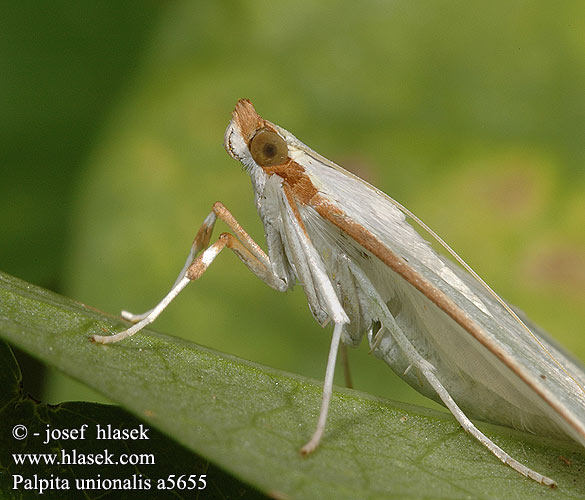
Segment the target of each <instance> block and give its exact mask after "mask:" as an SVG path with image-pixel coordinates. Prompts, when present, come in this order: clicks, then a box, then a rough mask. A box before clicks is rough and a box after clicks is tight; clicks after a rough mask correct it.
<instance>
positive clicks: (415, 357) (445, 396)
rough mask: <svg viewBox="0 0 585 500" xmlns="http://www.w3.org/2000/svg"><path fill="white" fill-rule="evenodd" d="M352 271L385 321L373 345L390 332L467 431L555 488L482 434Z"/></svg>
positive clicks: (365, 282) (519, 469) (366, 281)
mask: <svg viewBox="0 0 585 500" xmlns="http://www.w3.org/2000/svg"><path fill="white" fill-rule="evenodd" d="M351 271H352V273H353V274H354V276H355V277H356V280H357V282H358V283H359V284H360V288H361V292H362V294H363V298H364V299H365V300H367V301H368V302H369V303H370V305H371V307H372V309H373V310H376V312H377V315H378V318H379V321H380V322H381V324H382V329H381V330H380V332H379V333H378V334H377V335H376V337H373V338H372V348H373V349H376V348H377V347H378V345H379V344H380V341H381V336H382V335H384V334H386V335H390V336H391V337H392V339H393V340H394V342H395V343H396V344H397V345H398V346H399V347H400V349H401V350H402V351H403V352H404V354H405V356H406V357H407V358H408V360H409V362H410V365H409V368H408V369H410V367H413V368H416V369H417V370H418V372H419V373H420V375H421V377H423V378H425V379H426V380H427V381H428V383H429V384H430V385H431V387H432V388H433V390H434V391H435V392H436V394H437V395H438V396H439V398H440V399H441V401H442V402H443V404H444V405H445V406H446V407H447V408H448V409H449V411H450V412H451V413H452V414H453V416H454V417H455V419H456V420H457V422H459V424H460V425H461V427H463V429H464V430H465V431H466V432H468V433H469V434H471V435H472V436H473V437H474V438H476V439H477V440H478V441H479V442H480V443H481V444H483V445H484V446H485V447H486V448H487V449H488V450H490V451H491V452H492V453H493V454H494V455H495V456H496V457H497V458H498V459H499V460H501V461H502V462H503V463H505V464H507V465H509V466H510V467H512V468H513V469H514V470H515V471H517V472H519V473H520V474H522V475H523V476H525V477H528V478H530V479H533V480H535V481H537V482H538V483H540V484H543V485H546V486H550V487H552V488H555V487H556V482H555V481H553V480H552V479H550V478H549V477H546V476H544V475H542V474H540V473H538V472H536V471H533V470H532V469H530V468H529V467H526V466H525V465H523V464H521V463H520V462H518V461H517V460H516V459H514V458H512V457H511V456H510V455H509V454H508V453H506V452H505V451H504V450H502V449H501V448H500V447H499V446H498V445H496V444H495V443H494V442H493V441H492V440H491V439H489V438H488V437H487V436H486V435H485V434H483V433H482V432H481V431H480V430H479V429H478V428H477V427H476V426H475V425H474V424H473V422H471V420H470V419H469V418H468V417H467V416H466V415H465V413H463V411H462V410H461V408H459V406H458V405H457V403H456V402H455V400H454V399H453V398H452V397H451V395H450V394H449V391H448V390H447V389H446V388H445V386H444V385H443V384H442V382H441V381H440V380H439V377H437V375H436V374H435V372H436V369H435V367H434V366H433V365H432V364H431V363H429V362H428V361H427V360H426V359H425V358H423V357H422V356H421V355H420V354H419V353H418V351H417V350H416V348H415V347H414V346H413V345H412V343H411V342H410V340H409V339H408V337H407V336H406V334H405V333H404V332H403V331H402V329H401V328H400V326H399V325H398V324H397V323H396V321H395V319H394V316H393V315H392V313H391V312H390V310H389V309H388V306H387V305H386V303H385V302H384V300H383V299H382V297H381V296H380V295H379V293H378V291H377V290H376V288H375V287H374V286H373V284H372V283H371V281H370V280H369V278H368V277H367V276H366V275H365V273H364V272H363V271H362V270H361V269H360V268H358V267H357V266H351Z"/></svg>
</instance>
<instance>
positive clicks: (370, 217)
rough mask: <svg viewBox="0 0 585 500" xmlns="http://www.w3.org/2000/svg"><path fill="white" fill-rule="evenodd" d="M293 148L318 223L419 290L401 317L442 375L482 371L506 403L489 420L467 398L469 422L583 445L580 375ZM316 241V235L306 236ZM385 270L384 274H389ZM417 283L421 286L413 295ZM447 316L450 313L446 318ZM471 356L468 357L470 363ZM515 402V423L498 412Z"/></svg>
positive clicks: (357, 182)
mask: <svg viewBox="0 0 585 500" xmlns="http://www.w3.org/2000/svg"><path fill="white" fill-rule="evenodd" d="M296 144H297V145H296V146H295V147H297V148H299V151H301V150H302V149H305V148H306V149H307V154H306V157H303V155H301V154H299V153H297V154H296V155H295V157H296V158H297V161H298V162H299V163H300V164H301V165H302V166H303V167H304V168H305V172H306V173H307V175H308V176H309V178H310V179H311V181H312V182H314V183H315V185H317V186H319V199H316V200H314V205H315V206H316V207H317V208H318V209H319V207H320V206H321V207H322V206H323V204H324V201H325V204H326V205H329V206H330V207H332V208H327V209H325V210H323V209H322V208H321V209H320V210H319V211H320V213H321V214H323V215H324V216H325V217H324V218H328V219H329V223H331V224H334V225H338V226H342V225H343V227H345V228H347V224H344V222H346V221H352V222H355V223H356V224H353V225H354V226H355V225H357V226H359V227H360V228H361V230H360V231H353V232H352V231H351V230H348V231H346V233H347V234H349V235H350V236H352V238H353V239H354V241H356V243H357V244H358V245H360V246H361V247H369V248H370V249H371V250H372V253H373V254H374V255H375V256H376V257H377V258H379V260H380V261H381V262H380V265H379V267H378V269H377V270H376V271H375V272H376V273H381V272H383V271H380V270H383V269H384V264H387V262H384V260H385V255H386V252H383V251H379V250H380V249H382V250H390V251H391V252H392V253H394V254H395V255H396V256H399V257H400V258H402V259H403V260H404V262H407V263H408V268H409V270H413V271H414V273H412V274H410V275H408V276H406V275H404V274H403V275H402V277H403V278H405V279H404V280H392V283H393V286H394V287H395V289H400V288H404V287H406V288H409V287H414V288H417V287H418V290H419V292H421V293H422V294H423V295H424V296H425V299H426V300H425V299H422V298H420V297H419V298H418V299H416V295H411V296H412V297H413V299H411V300H412V303H413V304H411V307H410V308H409V309H408V312H403V315H405V316H408V317H409V321H411V320H412V318H413V317H414V318H416V317H419V318H420V321H419V327H420V329H421V330H422V331H424V332H425V336H426V338H427V339H428V340H431V339H434V340H433V341H432V343H433V345H434V350H435V352H436V353H441V356H437V357H438V358H441V359H444V360H449V361H448V363H445V364H446V365H447V366H449V365H450V366H452V367H456V368H457V369H458V370H462V371H464V372H465V373H467V374H468V376H469V377H470V381H471V380H476V381H478V380H481V379H485V377H481V375H480V374H482V372H486V371H489V372H491V376H490V377H489V378H488V379H487V380H489V381H490V383H491V386H492V387H491V390H493V391H494V392H495V393H496V394H499V395H500V397H501V399H502V400H503V401H502V402H503V403H505V404H504V405H497V407H496V408H497V410H496V411H495V412H493V411H492V412H489V413H488V412H487V411H486V410H485V409H483V408H485V407H486V406H489V405H488V404H485V403H486V400H485V399H484V400H483V401H482V397H481V395H480V394H478V393H477V391H470V394H471V396H472V397H475V396H476V395H477V396H478V397H477V404H476V405H474V404H473V402H472V401H470V402H468V403H467V404H466V405H465V407H466V408H467V411H468V413H469V414H470V415H473V416H478V417H482V418H484V419H486V420H489V421H491V422H494V423H499V424H504V425H508V426H513V427H516V428H520V429H523V430H527V431H529V432H537V433H540V434H553V435H558V434H565V435H567V436H570V437H571V438H572V439H575V440H576V441H578V442H580V443H582V444H583V445H585V392H584V391H583V386H584V385H585V374H584V373H585V372H584V371H583V369H582V368H581V367H580V366H579V365H578V364H577V363H575V362H574V361H572V360H571V359H569V358H568V357H567V356H566V355H565V354H564V353H563V352H562V351H561V350H560V349H558V348H557V347H555V346H553V345H552V344H551V343H550V342H549V341H548V339H547V338H546V337H543V336H539V335H538V332H530V333H529V332H527V330H526V328H525V326H524V325H523V324H522V323H519V322H518V321H516V319H515V318H513V317H512V316H510V314H509V313H508V311H507V310H505V309H504V308H503V307H502V305H501V303H500V302H498V301H497V300H495V299H494V297H493V296H492V295H491V293H488V292H487V291H486V290H485V288H484V287H483V286H482V284H481V283H478V282H477V281H476V280H475V279H473V277H472V276H470V275H469V274H467V273H465V272H464V271H463V270H461V269H460V268H458V267H456V266H454V265H452V264H451V262H450V261H448V260H446V259H444V258H442V257H441V256H439V255H437V254H436V253H435V251H434V250H433V249H432V248H431V246H430V245H429V244H428V242H427V241H426V240H425V239H424V238H422V237H421V236H420V235H419V234H418V233H417V232H416V231H415V230H414V229H413V227H412V226H411V225H410V224H408V223H407V222H406V216H405V214H403V213H402V212H400V210H399V209H398V208H397V206H396V204H395V203H394V201H393V200H391V199H390V198H389V197H388V196H387V195H385V194H383V193H381V192H380V191H379V190H378V189H376V188H373V187H372V186H370V185H369V184H367V183H366V182H365V181H363V180H361V179H359V178H357V177H356V176H354V175H351V174H348V173H347V172H346V171H344V170H343V169H342V168H341V167H339V166H337V165H335V164H332V163H331V162H329V161H327V162H323V161H321V160H320V159H319V155H317V154H315V153H314V152H313V151H312V150H310V149H308V148H307V147H306V146H304V145H303V144H302V143H300V142H297V143H296ZM360 200H361V201H362V203H360V202H359V201H360ZM329 214H331V215H329ZM314 225H315V224H313V226H314ZM323 225H326V224H325V223H324V224H323ZM317 232H318V231H317ZM315 237H318V236H317V235H316V234H315ZM376 250H378V251H376ZM370 267H371V266H370ZM386 270H387V271H386V272H387V273H388V272H390V273H391V272H392V271H390V270H389V269H388V266H386ZM409 280H410V281H409ZM379 281H381V280H379ZM421 283H422V284H424V285H425V286H420V285H421ZM379 286H380V288H381V290H384V289H385V288H386V289H387V286H385V284H384V283H380V285H379ZM405 293H406V292H403V295H404V294H405ZM417 300H418V301H420V302H421V303H422V304H424V303H425V302H426V301H428V302H432V303H434V304H435V305H436V306H437V307H429V306H428V304H427V307H424V306H421V307H412V306H413V305H414V304H416V303H417ZM437 308H438V309H437ZM447 309H450V310H451V315H449V311H447ZM446 313H447V314H446ZM410 330H412V328H410ZM472 337H473V339H472ZM460 342H464V343H465V344H466V345H467V349H466V350H465V351H462V350H461V348H460V346H461V344H460ZM448 346H450V347H448ZM474 351H475V352H476V353H477V354H475V355H473V354H472V353H473V352H474ZM439 362H440V359H437V363H439ZM490 366H491V367H493V369H490V368H489V367H490ZM482 367H485V368H482ZM542 375H545V377H542ZM484 385H486V384H485V383H484ZM511 387H514V389H511ZM461 389H463V387H462V388H461ZM454 390H456V389H454ZM460 392H462V393H463V394H462V396H461V398H463V399H469V396H467V398H466V397H465V394H466V391H460ZM513 392H515V393H516V395H515V396H514V395H513V394H512V393H513ZM521 401H522V404H520V405H519V409H518V411H517V412H516V416H514V412H510V411H507V410H506V408H505V407H506V406H518V403H519V402H521ZM545 416H546V419H543V418H542V417H545ZM559 431H560V432H559Z"/></svg>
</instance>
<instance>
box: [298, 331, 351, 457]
mask: <svg viewBox="0 0 585 500" xmlns="http://www.w3.org/2000/svg"><path fill="white" fill-rule="evenodd" d="M342 330H343V323H335V327H334V329H333V336H332V337H331V347H330V348H329V357H328V359H327V369H326V370H325V382H324V384H323V399H322V400H321V410H320V412H319V420H318V422H317V428H316V429H315V432H314V433H313V436H312V437H311V439H310V440H309V442H308V443H307V444H306V445H305V446H303V447H302V448H301V454H303V455H308V454H309V453H312V452H313V451H315V449H316V448H317V446H318V445H319V442H320V441H321V438H322V437H323V433H324V432H325V424H326V423H327V413H328V412H329V403H330V401H331V393H332V391H333V374H334V373H335V361H336V359H337V351H338V349H339V341H340V339H341V331H342Z"/></svg>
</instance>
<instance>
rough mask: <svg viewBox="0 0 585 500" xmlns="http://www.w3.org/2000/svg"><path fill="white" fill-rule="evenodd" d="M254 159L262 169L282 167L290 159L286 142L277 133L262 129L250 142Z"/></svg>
mask: <svg viewBox="0 0 585 500" xmlns="http://www.w3.org/2000/svg"><path fill="white" fill-rule="evenodd" d="M250 153H252V158H254V161H255V162H256V163H257V164H258V165H260V166H261V167H272V166H274V165H282V164H283V163H284V162H285V161H286V160H287V158H288V147H287V146H286V141H285V140H284V139H283V138H282V137H280V136H279V135H278V134H277V133H276V132H273V131H272V130H268V129H265V128H263V129H261V130H259V131H258V132H256V135H254V137H252V140H251V141H250Z"/></svg>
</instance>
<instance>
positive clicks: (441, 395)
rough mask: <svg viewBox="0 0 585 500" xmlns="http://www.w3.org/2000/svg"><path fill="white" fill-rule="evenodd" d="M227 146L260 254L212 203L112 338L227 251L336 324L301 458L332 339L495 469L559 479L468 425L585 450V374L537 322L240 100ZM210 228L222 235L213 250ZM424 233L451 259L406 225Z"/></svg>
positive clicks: (334, 348) (393, 206)
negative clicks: (401, 386) (154, 290)
mask: <svg viewBox="0 0 585 500" xmlns="http://www.w3.org/2000/svg"><path fill="white" fill-rule="evenodd" d="M224 146H225V149H226V150H227V152H228V153H229V155H230V156H231V157H232V158H234V159H236V160H238V161H239V162H241V163H242V164H243V166H244V167H245V169H246V171H247V172H248V174H249V175H250V178H251V180H252V188H253V190H254V196H255V203H256V208H257V210H258V214H259V216H260V219H261V220H262V224H263V225H264V231H265V235H266V245H267V252H264V251H263V250H262V248H261V247H260V246H259V245H258V244H257V243H256V242H255V241H254V240H252V238H251V237H250V236H249V235H248V233H246V231H245V230H244V229H243V228H242V226H240V224H239V223H238V222H237V220H236V219H235V218H234V217H233V216H232V214H231V213H230V212H229V210H228V209H227V208H226V207H225V206H224V205H223V204H222V203H220V202H216V203H215V204H214V205H213V207H212V210H211V212H210V213H209V215H208V216H207V217H206V218H205V220H204V221H203V224H202V225H201V227H200V229H199V231H198V232H197V235H196V236H195V239H194V242H193V244H192V247H191V250H190V252H189V255H188V257H187V260H186V262H185V265H184V266H183V269H182V270H181V272H180V274H179V277H178V278H177V280H176V282H175V284H174V285H173V287H172V288H171V290H170V292H169V293H168V294H167V295H166V296H165V297H164V298H163V300H162V301H161V302H160V303H159V304H158V305H156V307H154V309H151V310H150V311H147V312H146V313H144V314H138V315H135V314H132V313H129V312H127V311H122V316H123V317H124V318H125V319H127V320H129V321H131V322H133V323H135V324H134V325H133V326H131V327H130V328H128V329H127V330H124V331H122V332H120V333H117V334H115V335H112V336H98V335H96V336H94V337H93V340H94V341H96V342H100V343H110V342H117V341H119V340H122V339H124V338H126V337H129V336H131V335H133V334H135V333H136V332H138V331H139V330H141V329H142V328H144V327H145V326H146V325H148V324H149V323H151V322H152V321H154V320H155V318H156V317H157V316H158V315H159V314H160V313H161V312H162V311H163V310H164V308H165V307H166V306H167V305H168V304H169V303H170V302H171V301H172V300H173V299H174V298H175V297H176V296H177V295H178V294H179V293H180V292H181V290H183V289H184V288H185V287H186V286H187V284H188V283H190V282H191V281H194V280H196V279H198V278H199V277H200V276H201V275H202V274H203V273H204V272H205V271H206V270H207V268H208V267H209V266H210V265H211V263H212V262H213V260H214V259H215V258H216V257H217V255H218V254H219V253H220V252H221V251H222V250H223V249H224V248H226V247H227V248H229V249H231V250H232V251H233V252H234V253H235V254H236V255H237V256H238V258H239V259H240V260H241V261H242V262H243V263H244V264H245V265H246V267H247V268H248V269H249V270H250V271H252V273H254V274H255V275H256V276H258V277H259V278H260V279H261V280H262V281H264V282H265V283H266V284H267V285H268V286H270V287H272V288H274V289H276V290H278V291H281V292H284V291H286V290H289V289H290V288H291V287H292V286H293V285H294V284H295V283H297V282H300V283H301V284H302V287H303V290H304V292H305V294H306V297H307V301H308V304H309V308H310V311H311V313H312V315H313V317H314V318H315V320H316V321H317V322H318V323H319V324H320V325H322V326H324V325H326V324H327V323H332V324H333V334H332V339H331V347H330V351H329V357H328V360H327V368H326V373H325V381H324V387H323V397H322V403H321V409H320V414H319V419H318V422H317V426H316V429H315V432H314V434H313V436H312V437H311V439H310V440H309V441H308V442H307V444H305V445H304V446H303V448H302V449H301V452H302V453H305V454H306V453H311V452H312V451H314V450H315V449H316V448H317V446H318V444H319V442H320V440H321V438H322V436H323V433H324V431H325V424H326V421H327V412H328V408H329V402H330V399H331V393H332V386H333V374H334V369H335V362H336V357H337V353H338V349H339V345H340V342H342V343H343V344H345V345H349V346H357V345H358V344H359V343H360V342H361V341H362V339H363V337H364V335H365V336H366V338H367V341H368V343H369V345H370V348H371V351H372V353H373V354H374V355H375V356H376V357H378V358H380V359H382V360H384V361H385V362H386V363H387V364H388V365H389V366H390V367H391V368H392V370H394V372H396V373H397V374H398V375H399V376H400V377H401V378H403V379H404V380H405V381H406V382H408V383H409V384H410V385H411V386H412V387H413V388H415V389H416V390H417V391H419V392H421V393H422V394H424V395H425V396H427V397H429V398H431V399H433V400H435V401H437V402H439V403H441V404H443V405H444V406H446V407H447V408H448V409H449V410H450V411H451V413H452V414H453V416H454V417H455V418H456V419H457V421H458V422H459V424H460V425H461V426H462V427H463V429H465V431H467V432H468V433H469V434H471V435H472V436H473V437H475V438H476V439H477V440H478V441H479V442H481V443H482V444H483V445H484V446H486V447H487V448H488V449H489V450H490V451H491V452H492V453H493V454H494V455H495V456H496V457H497V458H499V459H500V460H501V461H502V462H504V463H506V464H508V465H510V466H511V467H512V468H514V469H515V470H516V471H518V472H519V473H520V474H523V475H524V476H527V477H529V478H532V479H534V480H536V481H538V482H539V483H541V484H544V485H548V486H552V487H554V486H555V485H556V483H555V482H554V481H553V480H552V479H550V478H548V477H546V476H544V475H542V474H540V473H538V472H535V471H533V470H531V469H530V468H528V467H527V466H525V465H523V464H521V463H519V462H518V461H516V460H515V459H514V458H512V457H511V456H510V455H508V454H507V453H506V452H505V451H504V450H502V449H501V448H499V447H498V446H497V445H496V444H495V443H494V442H492V441H491V440H490V439H489V438H488V437H487V436H485V435H484V434H483V433H482V432H480V431H479V429H477V427H476V426H475V425H474V424H473V423H472V422H471V420H470V418H477V419H479V420H483V421H486V422H492V423H495V424H500V425H505V426H508V427H513V428H516V429H521V430H524V431H527V432H530V433H534V434H538V435H552V436H559V437H563V438H569V439H571V440H574V441H577V442H578V443H581V444H582V445H584V446H585V391H584V389H583V387H585V371H584V370H583V368H582V367H581V365H580V364H579V363H578V362H577V361H575V360H574V359H573V358H571V357H570V356H569V355H568V354H566V353H564V352H563V351H562V350H561V348H560V347H558V346H557V345H556V344H555V343H554V342H553V341H552V340H550V339H549V338H548V336H547V335H546V334H545V333H544V332H543V331H542V330H540V329H539V328H538V327H537V326H535V325H534V324H532V323H531V322H530V321H529V320H528V319H527V318H526V317H524V315H523V314H522V313H521V312H519V311H517V310H515V309H514V308H512V307H511V306H509V305H508V304H507V303H506V302H504V301H503V300H502V299H501V298H500V297H499V296H498V295H497V294H496V293H495V292H493V291H492V290H491V288H489V286H488V285H487V284H486V283H485V282H484V281H483V280H481V278H480V277H479V276H478V275H477V274H476V273H475V272H474V271H473V270H472V269H471V268H470V267H469V266H468V265H467V264H466V263H465V262H464V261H463V260H462V259H461V258H460V257H459V256H457V254H455V252H453V250H451V248H450V247H449V246H448V245H447V244H446V243H445V242H444V241H443V240H442V239H441V238H439V237H438V236H437V235H436V234H435V233H433V232H432V231H431V230H430V228H428V227H427V226H426V225H425V224H424V223H423V222H422V221H420V219H418V218H417V217H416V216H415V215H414V214H412V213H411V212H410V211H409V210H407V209H406V208H405V207H403V206H402V205H400V204H399V203H398V202H396V201H395V200H393V199H392V198H390V197H389V196H387V195H386V194H384V193H383V192H381V191H380V190H378V189H376V188H375V187H374V186H371V185H370V184H368V183H367V182H365V181H363V180H362V179H360V178H359V177H357V176H355V175H353V174H352V173H350V172H348V171H346V170H344V169H343V168H341V167H340V166H338V165H336V164H335V163H333V162H331V161H329V160H327V159H326V158H324V157H323V156H321V155H320V154H318V153H317V152H315V151H313V150H312V149H310V148H309V147H307V146H306V145H305V144H303V143H302V142H301V141H299V140H298V139H297V138H296V137H295V136H294V135H292V134H291V133H290V132H288V131H287V130H285V129H283V128H281V127H279V126H278V125H275V124H274V123H271V122H269V121H268V120H264V119H263V118H262V117H260V116H259V115H258V114H257V113H256V110H255V109H254V106H253V105H252V103H251V102H250V101H248V100H245V99H242V100H240V101H238V103H237V104H236V107H235V110H234V111H233V114H232V119H231V121H230V123H229V125H228V127H227V129H226V132H225V138H224ZM217 219H220V220H222V221H223V222H224V223H225V224H227V226H228V227H229V228H230V229H231V232H227V233H222V234H221V235H220V236H219V238H218V239H217V240H216V241H215V242H214V243H212V244H210V241H211V235H212V231H213V227H214V225H215V222H216V221H217ZM410 221H413V222H414V223H416V225H417V226H418V227H419V230H421V229H422V230H423V231H424V232H426V233H427V234H429V235H431V236H432V237H434V238H435V239H436V240H437V241H438V242H439V243H440V244H441V245H442V246H443V247H444V248H445V250H446V251H447V253H449V254H450V255H451V257H452V258H453V259H455V260H456V261H457V263H455V262H453V260H451V259H449V258H447V257H445V256H442V255H440V254H439V253H437V252H436V251H435V250H434V249H433V248H432V247H431V245H430V243H429V242H428V241H427V240H426V239H425V238H423V237H422V236H421V234H419V232H418V231H417V230H415V228H414V226H413V225H411V223H410Z"/></svg>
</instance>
